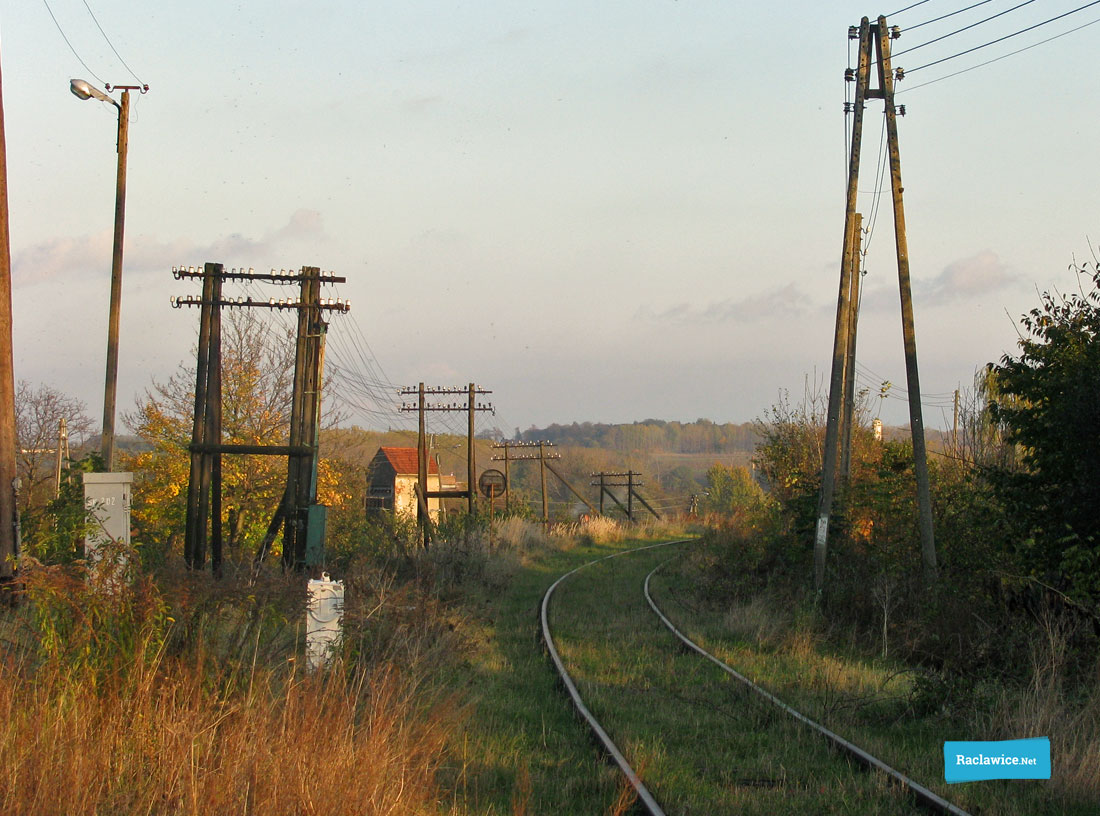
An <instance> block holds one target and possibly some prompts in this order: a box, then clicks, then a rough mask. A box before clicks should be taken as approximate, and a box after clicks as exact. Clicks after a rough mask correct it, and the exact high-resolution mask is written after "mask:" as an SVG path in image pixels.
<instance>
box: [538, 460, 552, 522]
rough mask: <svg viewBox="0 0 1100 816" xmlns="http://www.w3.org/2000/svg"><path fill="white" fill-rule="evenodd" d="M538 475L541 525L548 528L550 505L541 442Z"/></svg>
mask: <svg viewBox="0 0 1100 816" xmlns="http://www.w3.org/2000/svg"><path fill="white" fill-rule="evenodd" d="M539 475H540V476H541V477H542V523H543V524H544V525H545V526H546V527H549V526H550V503H549V501H548V500H547V497H546V452H545V450H544V445H543V443H542V442H539Z"/></svg>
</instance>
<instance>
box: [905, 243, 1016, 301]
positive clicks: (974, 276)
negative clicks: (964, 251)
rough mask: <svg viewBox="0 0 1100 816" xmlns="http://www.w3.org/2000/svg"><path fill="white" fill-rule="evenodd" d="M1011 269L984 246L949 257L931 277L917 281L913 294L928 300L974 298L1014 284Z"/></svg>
mask: <svg viewBox="0 0 1100 816" xmlns="http://www.w3.org/2000/svg"><path fill="white" fill-rule="evenodd" d="M1018 280H1019V276H1018V275H1016V274H1014V273H1013V272H1011V271H1010V270H1009V268H1008V266H1007V265H1006V264H1005V263H1003V262H1002V261H1001V259H1000V258H999V257H998V256H997V253H995V252H992V251H991V250H988V249H984V250H982V251H981V252H979V253H978V254H977V255H971V256H970V257H969V258H962V259H960V260H957V261H952V262H951V263H949V264H948V265H947V266H945V267H944V269H943V271H942V272H940V274H939V275H937V276H936V277H935V278H933V279H932V280H930V281H922V282H919V283H918V284H917V295H918V296H919V297H921V298H922V299H923V300H925V301H926V302H928V303H932V304H942V303H948V302H950V301H954V300H960V299H964V298H966V299H969V298H977V297H982V296H985V295H988V294H990V293H991V292H996V291H998V290H1000V289H1004V288H1006V287H1008V286H1011V285H1013V284H1015V283H1016V282H1017V281H1018Z"/></svg>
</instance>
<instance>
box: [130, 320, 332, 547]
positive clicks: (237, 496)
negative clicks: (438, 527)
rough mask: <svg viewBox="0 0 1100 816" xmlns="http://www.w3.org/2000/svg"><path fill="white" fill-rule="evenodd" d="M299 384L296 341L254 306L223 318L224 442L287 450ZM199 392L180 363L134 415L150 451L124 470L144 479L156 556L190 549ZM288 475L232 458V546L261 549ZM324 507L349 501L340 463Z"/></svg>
mask: <svg viewBox="0 0 1100 816" xmlns="http://www.w3.org/2000/svg"><path fill="white" fill-rule="evenodd" d="M293 378H294V346H293V338H292V337H287V336H286V335H285V334H282V333H281V332H280V331H279V330H277V329H274V328H272V326H271V324H270V323H267V322H265V321H264V320H263V319H262V318H260V317H257V316H254V315H253V313H252V312H250V311H248V310H246V309H242V310H230V311H227V312H226V313H225V315H224V318H223V322H222V389H223V394H222V441H223V442H224V443H227V444H254V445H256V444H264V445H285V444H287V443H288V441H289V435H290V410H291V396H292V386H293ZM194 388H195V374H194V367H193V366H188V365H181V366H180V368H179V370H178V371H177V373H176V374H174V375H173V376H171V377H169V378H168V379H167V380H166V381H163V382H159V381H154V382H153V384H152V386H151V387H150V388H149V389H147V390H146V392H145V395H144V398H143V399H142V400H140V401H139V404H138V406H137V409H136V410H135V411H134V412H132V413H129V414H127V415H126V417H125V419H126V422H127V423H128V424H129V426H130V427H131V428H132V429H133V431H134V433H136V434H138V435H139V436H140V437H141V438H142V439H143V440H144V441H145V442H146V443H147V444H148V445H149V449H148V450H145V451H142V452H140V453H137V454H134V455H132V456H131V457H130V458H129V459H128V460H127V461H126V462H125V466H126V467H128V468H130V469H131V470H133V471H134V472H135V474H137V478H136V480H135V485H134V498H133V511H132V519H133V526H134V529H135V540H137V541H139V542H141V543H142V544H143V545H145V547H146V548H148V549H149V550H150V551H156V552H160V553H167V552H169V551H171V550H172V549H173V548H175V549H179V548H180V547H181V546H182V544H181V542H182V537H183V529H184V515H185V511H186V499H187V481H188V474H189V468H190V461H191V459H190V453H189V452H188V445H189V444H190V442H191V430H192V423H193V417H194V404H195V391H194ZM286 474H287V462H286V459H285V458H283V457H279V456H254V455H232V456H228V455H227V456H224V457H223V459H222V507H223V512H224V513H225V518H223V524H224V525H225V528H224V529H225V536H226V541H227V543H228V544H229V546H230V548H231V549H235V548H239V547H245V548H250V549H254V548H255V547H256V546H257V545H258V543H259V541H260V540H261V537H262V536H263V533H264V531H265V529H266V526H267V523H268V521H269V520H270V518H271V515H272V513H273V512H274V511H275V508H276V506H277V505H278V503H279V500H280V498H281V497H282V493H283V490H284V488H285V486H286ZM318 501H319V502H320V503H322V504H328V505H330V506H333V505H335V506H342V505H344V504H345V503H347V502H348V501H350V495H349V494H348V492H347V491H346V490H342V489H341V488H340V485H339V483H338V479H337V477H336V469H335V468H334V467H333V464H332V463H331V462H327V461H322V462H321V463H320V465H319V468H318Z"/></svg>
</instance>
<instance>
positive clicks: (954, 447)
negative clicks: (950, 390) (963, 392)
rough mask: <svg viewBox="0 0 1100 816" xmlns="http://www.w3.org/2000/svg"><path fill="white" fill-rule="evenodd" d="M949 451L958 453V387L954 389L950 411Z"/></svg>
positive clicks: (956, 454)
mask: <svg viewBox="0 0 1100 816" xmlns="http://www.w3.org/2000/svg"><path fill="white" fill-rule="evenodd" d="M951 452H952V453H953V454H954V455H955V456H958V455H959V389H957V388H956V389H955V404H954V407H953V409H952V411H951Z"/></svg>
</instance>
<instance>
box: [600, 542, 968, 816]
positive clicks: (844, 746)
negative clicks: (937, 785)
mask: <svg viewBox="0 0 1100 816" xmlns="http://www.w3.org/2000/svg"><path fill="white" fill-rule="evenodd" d="M673 558H675V556H673ZM671 560H672V558H670V559H668V561H664V562H662V563H660V564H658V565H657V566H656V567H654V568H653V570H652V571H651V572H650V573H649V575H647V576H646V577H645V584H644V586H643V590H644V592H645V599H646V601H647V602H648V603H649V607H650V609H652V610H653V611H654V613H655V614H656V615H657V617H658V618H660V619H661V622H662V623H664V625H665V626H666V627H668V629H669V631H670V632H672V634H674V635H675V636H676V637H677V638H679V639H680V641H681V642H682V643H683V644H684V645H685V646H687V647H688V648H689V649H692V650H694V651H695V652H696V653H698V654H699V655H701V656H702V657H705V658H706V659H707V660H709V661H710V662H711V663H713V664H714V665H716V666H717V667H718V668H720V669H721V670H722V671H724V672H725V673H726V674H728V675H730V676H731V677H733V678H734V679H735V680H739V681H740V682H742V683H744V684H745V685H746V686H748V687H749V688H750V689H752V690H753V691H755V692H756V693H757V694H759V695H760V696H762V697H763V698H764V699H766V700H768V701H769V702H771V703H774V704H775V705H777V706H778V707H779V708H781V709H783V710H784V711H786V712H787V713H788V714H790V715H791V716H792V717H794V718H795V719H796V720H798V721H799V722H801V723H803V724H805V725H807V726H809V727H810V728H812V729H813V730H814V731H817V732H818V733H819V734H821V735H822V736H823V737H825V739H826V740H828V741H829V743H830V744H831V745H832V746H833V747H834V748H837V749H839V750H840V751H843V752H844V753H846V754H848V755H849V756H850V757H852V758H853V759H854V760H855V761H856V762H858V763H859V764H860V765H863V766H864V767H867V768H874V769H876V770H879V771H882V772H883V773H884V774H886V775H887V776H889V777H890V778H892V779H893V780H895V781H896V782H898V783H900V784H901V785H902V787H904V788H905V789H906V790H908V791H909V793H911V794H912V795H913V797H914V798H915V799H916V800H917V801H918V802H920V803H921V804H923V805H926V806H928V807H930V808H932V809H933V810H935V811H936V812H937V813H946V814H950V815H951V816H970V814H969V813H967V811H965V810H962V809H961V808H959V807H957V806H956V805H953V804H951V803H950V802H948V801H947V800H946V799H944V798H942V797H940V796H938V795H936V794H935V793H933V792H932V791H930V790H929V789H928V788H926V787H924V785H921V784H920V783H919V782H916V781H915V780H913V779H910V778H909V777H908V776H906V775H905V774H903V773H901V772H900V771H897V770H895V769H894V768H892V767H890V766H889V765H887V764H886V763H885V762H883V761H882V760H881V759H878V758H877V757H875V756H872V755H871V754H869V753H867V752H866V751H864V750H863V749H862V748H860V747H859V746H858V745H856V744H855V743H852V742H849V741H848V740H846V739H844V737H842V736H840V735H839V734H836V733H834V732H833V731H830V730H829V729H828V728H826V727H825V726H823V725H821V724H820V723H818V722H816V721H814V720H812V719H810V718H809V717H807V716H806V715H805V714H802V713H801V712H799V711H796V710H795V709H793V708H791V707H790V706H789V705H787V704H786V703H784V702H783V701H782V700H780V699H779V698H778V697H776V696H775V695H774V694H772V693H771V692H768V691H765V690H764V689H762V688H760V686H758V685H756V683H754V682H752V681H751V680H749V678H747V677H745V676H744V675H743V674H741V673H740V672H738V671H737V670H735V669H733V668H732V667H730V666H729V665H728V664H726V663H723V662H722V661H721V660H719V659H718V658H717V657H715V656H714V655H712V654H711V653H710V652H708V651H707V650H706V649H704V648H702V647H701V646H699V645H698V644H697V643H695V642H694V641H693V640H691V639H690V638H689V637H687V635H685V634H684V633H683V632H681V631H680V630H679V629H677V628H676V626H675V625H674V624H673V623H672V621H670V620H669V619H668V617H667V616H666V615H665V613H664V612H662V611H661V609H660V607H658V606H657V604H656V603H655V602H654V600H653V596H652V595H651V594H650V592H649V579H650V578H652V577H653V575H654V573H656V572H657V570H659V569H661V568H662V567H663V566H665V565H666V564H668V563H669V561H671ZM586 566H587V565H586Z"/></svg>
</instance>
